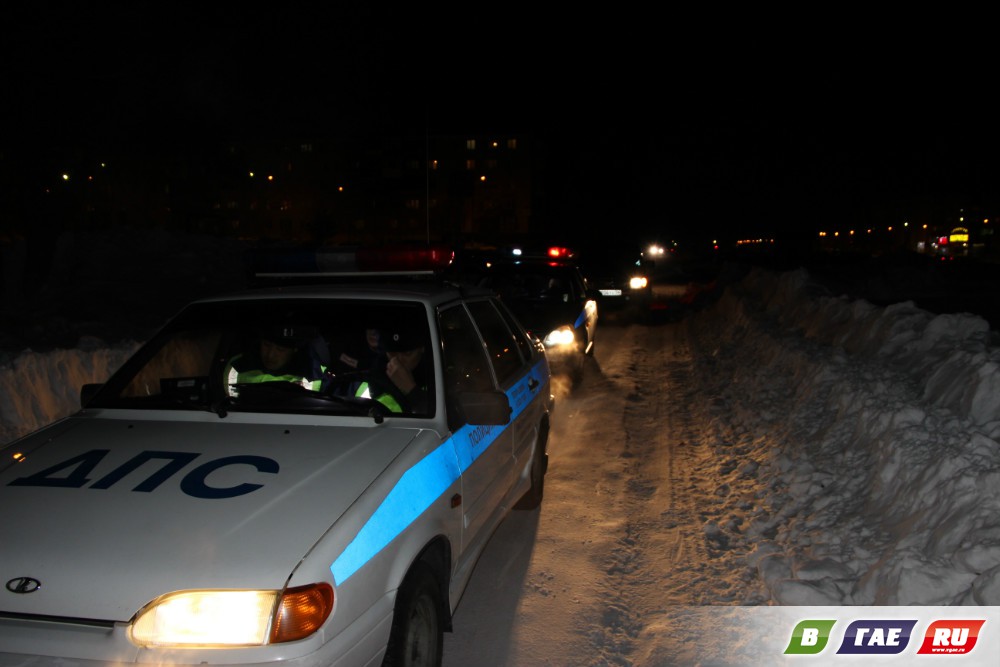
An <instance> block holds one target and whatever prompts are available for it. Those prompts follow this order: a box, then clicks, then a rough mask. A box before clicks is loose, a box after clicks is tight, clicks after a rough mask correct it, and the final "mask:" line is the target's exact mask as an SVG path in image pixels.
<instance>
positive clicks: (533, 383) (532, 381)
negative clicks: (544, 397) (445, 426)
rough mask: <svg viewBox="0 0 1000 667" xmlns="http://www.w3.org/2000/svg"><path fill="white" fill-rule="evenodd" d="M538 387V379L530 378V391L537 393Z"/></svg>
mask: <svg viewBox="0 0 1000 667" xmlns="http://www.w3.org/2000/svg"><path fill="white" fill-rule="evenodd" d="M538 385H539V382H538V380H537V379H535V378H534V377H530V378H528V389H530V390H531V391H535V390H536V389H538Z"/></svg>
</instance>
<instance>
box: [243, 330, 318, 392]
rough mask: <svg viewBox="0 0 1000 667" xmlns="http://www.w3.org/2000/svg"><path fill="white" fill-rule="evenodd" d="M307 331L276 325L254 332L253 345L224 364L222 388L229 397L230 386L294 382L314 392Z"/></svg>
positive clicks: (315, 389)
mask: <svg viewBox="0 0 1000 667" xmlns="http://www.w3.org/2000/svg"><path fill="white" fill-rule="evenodd" d="M308 342H309V336H308V332H307V331H305V330H304V329H302V328H300V327H294V326H279V327H270V328H265V329H262V330H261V331H259V332H258V336H257V343H256V345H255V346H254V347H253V348H252V349H251V350H249V351H248V352H246V353H243V354H238V355H236V356H235V357H233V358H232V359H230V361H229V363H228V364H227V366H226V387H227V390H228V392H229V395H230V396H235V395H236V394H237V392H236V391H235V388H234V387H233V385H237V384H246V383H257V382H294V383H296V384H300V385H302V386H303V387H305V388H306V389H312V390H313V391H318V390H319V388H320V385H321V382H320V380H318V379H316V376H317V375H318V373H317V372H316V371H315V370H314V366H315V363H314V362H313V360H312V359H311V358H310V355H309V353H308V350H307V349H306V348H307V343H308Z"/></svg>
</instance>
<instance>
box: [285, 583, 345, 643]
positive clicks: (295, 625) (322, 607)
mask: <svg viewBox="0 0 1000 667" xmlns="http://www.w3.org/2000/svg"><path fill="white" fill-rule="evenodd" d="M332 611H333V587H332V586H330V584H310V585H309V586H299V587H298V588H289V589H288V590H286V591H285V593H284V595H282V596H281V602H279V603H278V611H277V613H276V614H275V618H274V623H273V624H272V626H271V643H272V644H275V643H279V642H291V641H295V640H296V639H302V638H304V637H308V636H309V635H311V634H312V633H314V632H316V631H317V630H319V628H320V626H322V625H323V623H324V622H325V621H326V619H327V618H329V616H330V613H331V612H332Z"/></svg>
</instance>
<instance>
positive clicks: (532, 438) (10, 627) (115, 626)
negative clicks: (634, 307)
mask: <svg viewBox="0 0 1000 667" xmlns="http://www.w3.org/2000/svg"><path fill="white" fill-rule="evenodd" d="M373 329H374V330H377V331H378V332H379V335H380V337H381V344H382V345H383V346H386V347H388V348H393V347H394V348H395V349H390V350H389V351H388V352H385V353H382V351H380V350H374V351H372V352H373V355H372V360H371V363H367V362H365V360H363V359H362V358H361V356H362V355H361V354H359V353H358V352H357V350H358V349H364V348H362V347H352V345H353V344H354V343H356V342H358V341H365V340H366V331H369V330H373ZM369 351H371V350H369ZM380 359H381V361H379V360H380ZM345 361H346V362H347V363H346V366H347V367H349V368H356V369H357V370H344V367H345V363H344V362H345ZM351 361H354V362H355V363H353V364H351V363H350V362H351ZM335 368H336V369H337V370H334V369H335ZM383 399H385V400H383ZM388 399H391V400H388ZM84 400H85V407H84V409H83V410H81V411H80V412H79V413H78V414H76V415H74V416H72V417H70V418H68V419H65V420H63V421H61V422H58V423H56V424H54V425H52V426H50V427H48V428H45V429H43V430H41V431H39V432H36V433H34V434H32V435H29V436H28V437H26V438H23V439H21V440H19V441H17V442H15V443H13V444H12V445H10V446H8V447H6V448H5V449H3V450H2V452H0V454H2V463H0V505H2V507H3V508H4V520H3V521H2V522H0V582H3V586H4V588H3V589H0V666H3V667H12V666H15V665H56V664H59V665H69V664H73V665H99V664H112V663H114V664H124V663H133V664H171V665H221V664H227V665H232V664H244V665H245V664H254V665H258V664H269V663H279V662H280V663H283V664H287V665H303V666H305V665H309V666H313V665H317V666H318V665H371V664H378V663H379V662H380V661H382V660H383V656H384V664H437V663H439V662H440V659H441V651H442V632H443V631H446V630H449V629H450V619H451V614H452V612H453V610H454V609H455V606H456V604H457V601H458V600H459V598H460V597H461V594H462V592H463V590H464V588H465V586H466V583H467V582H468V580H469V577H470V574H471V572H472V570H473V567H474V565H475V562H476V559H477V557H478V556H479V554H480V552H481V550H482V549H483V547H484V545H485V544H486V542H487V541H488V540H489V537H490V535H491V533H492V532H493V531H494V529H495V528H496V526H497V524H498V523H499V522H500V521H501V520H502V519H503V518H504V516H505V515H506V514H507V512H508V510H510V509H512V508H533V507H536V506H537V505H538V503H539V502H540V501H541V497H542V491H543V481H544V473H545V468H546V463H547V454H546V450H545V447H546V439H547V433H548V429H549V418H550V412H551V410H552V409H553V399H552V395H551V391H550V382H549V369H548V363H547V361H546V357H545V355H544V350H543V348H542V346H541V344H540V343H539V341H538V340H537V339H534V338H532V337H531V336H530V335H528V334H527V333H526V332H525V331H524V330H523V329H522V328H521V327H520V326H519V325H518V324H517V323H516V321H515V320H514V318H513V317H512V316H511V314H510V313H509V312H508V311H507V310H506V308H505V306H504V305H503V304H502V303H500V302H499V301H498V299H497V298H496V297H495V296H494V295H493V294H492V293H491V292H489V291H486V290H480V289H474V288H471V289H466V288H460V287H456V286H449V285H446V284H443V283H439V282H435V281H425V282H409V283H406V284H401V285H396V286H390V285H381V286H377V285H372V286H362V285H351V286H312V287H295V288H290V287H285V288H275V289H268V290H255V291H253V292H249V293H244V294H240V295H235V296H231V297H225V298H222V297H220V298H214V299H207V300H203V301H200V302H197V303H194V304H191V305H190V306H188V307H187V308H185V309H184V310H183V311H181V312H180V313H179V314H178V315H177V316H176V317H175V318H174V319H173V320H172V321H171V322H170V323H169V324H168V325H167V326H166V327H165V328H164V329H163V330H162V331H161V332H160V333H159V334H158V335H157V336H156V337H155V338H154V339H153V340H151V341H149V342H148V343H147V344H146V345H144V346H143V347H142V348H141V349H140V350H139V351H138V352H137V353H136V354H135V355H134V357H133V358H132V359H131V360H130V361H128V362H127V363H126V364H125V365H124V366H123V367H122V369H121V370H120V371H119V372H117V373H116V374H115V375H114V376H113V377H112V378H111V379H110V380H109V381H108V382H107V383H106V384H104V385H101V386H99V387H96V386H95V387H86V388H85V390H84Z"/></svg>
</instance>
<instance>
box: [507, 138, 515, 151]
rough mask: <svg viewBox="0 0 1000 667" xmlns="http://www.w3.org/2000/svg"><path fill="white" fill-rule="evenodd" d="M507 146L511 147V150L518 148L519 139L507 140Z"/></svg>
mask: <svg viewBox="0 0 1000 667" xmlns="http://www.w3.org/2000/svg"><path fill="white" fill-rule="evenodd" d="M507 148H509V149H511V150H514V149H515V148H517V139H508V140H507Z"/></svg>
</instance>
